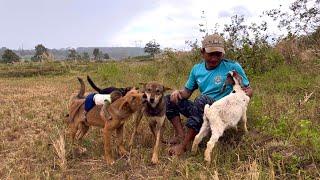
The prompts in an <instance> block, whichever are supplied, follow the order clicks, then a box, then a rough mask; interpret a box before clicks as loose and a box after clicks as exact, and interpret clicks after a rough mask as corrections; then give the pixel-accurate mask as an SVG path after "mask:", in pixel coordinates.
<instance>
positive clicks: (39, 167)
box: [0, 62, 319, 179]
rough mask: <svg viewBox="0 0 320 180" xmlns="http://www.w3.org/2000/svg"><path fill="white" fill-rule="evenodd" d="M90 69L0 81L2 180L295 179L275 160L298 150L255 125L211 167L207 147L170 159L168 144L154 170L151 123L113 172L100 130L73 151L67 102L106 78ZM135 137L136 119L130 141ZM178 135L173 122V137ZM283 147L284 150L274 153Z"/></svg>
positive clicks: (221, 147)
mask: <svg viewBox="0 0 320 180" xmlns="http://www.w3.org/2000/svg"><path fill="white" fill-rule="evenodd" d="M141 63H145V62H141ZM88 66H90V67H91V68H89V71H85V70H84V69H87V70H88V68H86V66H84V67H83V68H84V69H82V68H78V67H77V69H72V68H71V69H70V71H69V72H68V73H66V74H60V75H54V76H32V77H21V78H19V77H18V78H16V77H0V119H1V121H0V130H1V131H0V140H1V144H0V178H1V179H47V178H50V179H61V178H63V179H65V178H71V179H101V178H104V179H106V178H108V179H275V177H278V178H279V177H286V176H287V175H286V174H285V172H283V170H284V169H286V168H285V165H286V164H281V162H280V163H279V164H277V163H278V162H275V161H274V159H272V158H269V157H270V154H272V153H273V152H275V151H276V152H279V153H284V154H285V153H288V152H287V151H285V150H286V147H291V145H288V144H285V143H282V144H281V143H280V145H279V142H281V141H278V142H277V141H275V140H272V141H269V140H268V137H266V136H264V134H263V133H260V132H256V131H255V130H254V129H255V128H254V127H251V128H250V127H249V128H250V129H251V131H250V133H249V134H248V135H243V136H238V135H235V134H234V133H231V135H230V136H228V135H227V137H225V138H222V140H221V141H220V142H219V143H218V145H217V147H216V148H215V151H214V155H213V157H214V158H213V159H214V160H213V161H212V164H211V166H206V165H204V163H203V156H202V154H203V151H204V149H201V150H200V152H199V153H198V154H197V155H196V156H191V154H190V153H189V152H188V153H186V155H184V156H182V157H181V158H173V157H170V156H168V155H167V151H166V150H167V148H168V146H166V145H162V149H161V155H160V161H161V163H160V164H158V165H156V166H154V165H151V163H150V159H151V152H152V144H153V139H152V136H151V132H149V130H148V125H147V122H146V121H145V120H143V122H142V123H141V125H140V128H139V129H140V131H139V132H140V133H139V134H138V135H137V137H136V141H135V145H134V146H133V148H132V149H130V156H129V157H128V158H124V157H119V156H117V154H116V153H115V152H116V151H115V150H113V154H114V156H115V157H117V162H116V163H115V165H113V166H107V165H106V164H105V163H104V161H103V141H102V134H101V130H100V129H99V128H90V130H89V133H88V134H87V135H86V136H85V137H84V139H83V140H82V141H81V142H79V143H78V145H76V146H75V147H71V145H70V142H69V141H68V140H69V139H68V137H67V136H66V132H67V124H66V122H65V120H66V119H65V115H66V114H67V110H66V107H67V100H68V99H69V96H70V95H71V94H72V93H74V92H76V91H77V90H78V88H79V84H78V82H77V80H76V76H82V77H84V76H85V75H86V74H90V75H93V77H94V78H95V79H99V78H98V76H96V70H94V68H92V66H95V65H94V64H93V65H88ZM139 76H140V75H139ZM99 82H100V83H101V81H98V82H97V84H100V83H99ZM114 83H116V82H114ZM117 85H118V84H117ZM280 103H281V102H280ZM284 103H285V102H284ZM276 104H277V103H276ZM280 105H281V104H280ZM280 105H279V106H280ZM252 113H253V112H252ZM249 118H254V117H249ZM249 120H250V119H249ZM131 131H132V122H131V121H129V122H128V123H127V124H126V136H125V140H126V142H128V139H129V136H130V132H131ZM172 133H173V132H172V128H171V125H170V124H169V123H168V122H167V124H166V132H165V138H168V137H169V136H171V135H172ZM227 134H228V133H227ZM275 142H277V143H278V145H277V147H283V149H280V150H279V149H276V150H273V148H275V146H274V145H273V143H275ZM268 158H269V159H268ZM312 168H314V171H313V172H314V174H311V176H310V174H308V176H306V177H319V171H318V169H317V168H318V165H317V164H315V165H314V166H313V167H312ZM281 170H282V172H280V171H281ZM317 173H318V174H317ZM289 177H299V175H298V174H295V175H292V176H289Z"/></svg>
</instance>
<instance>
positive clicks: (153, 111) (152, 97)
mask: <svg viewBox="0 0 320 180" xmlns="http://www.w3.org/2000/svg"><path fill="white" fill-rule="evenodd" d="M143 85H144V90H143V91H144V93H145V94H146V96H147V103H146V104H145V105H144V107H143V108H142V109H141V110H140V111H138V112H137V113H136V114H135V118H134V119H135V127H134V131H133V133H132V136H131V139H130V143H129V145H130V146H132V145H133V141H134V136H135V134H136V133H137V129H138V126H139V124H140V121H141V118H142V116H143V115H144V116H145V117H146V118H147V119H148V120H149V127H150V129H151V132H152V134H153V135H154V137H155V145H154V147H153V153H152V159H151V162H152V163H153V164H157V163H158V162H159V157H158V154H159V149H160V140H161V138H162V134H163V130H164V122H165V118H166V101H165V97H164V92H165V91H166V90H170V88H166V87H164V86H163V85H161V84H159V83H157V82H149V83H146V84H143Z"/></svg>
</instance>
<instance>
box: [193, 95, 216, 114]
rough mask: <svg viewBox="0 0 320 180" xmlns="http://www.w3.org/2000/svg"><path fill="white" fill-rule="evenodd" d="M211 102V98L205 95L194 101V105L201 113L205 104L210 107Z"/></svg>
mask: <svg viewBox="0 0 320 180" xmlns="http://www.w3.org/2000/svg"><path fill="white" fill-rule="evenodd" d="M213 102H214V100H213V99H212V98H211V97H209V96H207V95H200V96H198V97H197V98H196V99H195V100H194V105H195V106H196V107H198V108H200V109H201V110H202V111H203V109H204V106H205V105H206V104H209V105H211V104H212V103H213Z"/></svg>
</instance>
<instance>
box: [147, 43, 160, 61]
mask: <svg viewBox="0 0 320 180" xmlns="http://www.w3.org/2000/svg"><path fill="white" fill-rule="evenodd" d="M144 52H146V53H149V54H150V55H151V56H152V57H153V58H154V55H155V54H159V53H160V44H158V43H156V41H155V40H153V41H149V42H148V43H147V44H146V46H145V47H144Z"/></svg>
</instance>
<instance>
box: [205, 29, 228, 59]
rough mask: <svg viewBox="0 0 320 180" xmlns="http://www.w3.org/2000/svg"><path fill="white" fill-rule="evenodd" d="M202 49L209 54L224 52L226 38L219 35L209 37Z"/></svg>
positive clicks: (206, 37) (206, 38)
mask: <svg viewBox="0 0 320 180" xmlns="http://www.w3.org/2000/svg"><path fill="white" fill-rule="evenodd" d="M202 47H203V48H204V49H205V51H206V52H207V53H211V52H222V53H223V54H225V51H224V38H223V37H222V36H220V35H219V34H212V35H207V36H205V37H204V38H203V40H202Z"/></svg>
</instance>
